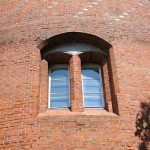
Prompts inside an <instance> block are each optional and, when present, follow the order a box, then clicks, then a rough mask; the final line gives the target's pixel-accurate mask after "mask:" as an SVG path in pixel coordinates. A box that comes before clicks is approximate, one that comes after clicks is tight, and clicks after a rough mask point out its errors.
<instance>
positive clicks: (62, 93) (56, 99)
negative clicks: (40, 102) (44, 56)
mask: <svg viewBox="0 0 150 150" xmlns="http://www.w3.org/2000/svg"><path fill="white" fill-rule="evenodd" d="M50 75H51V78H50V79H51V87H50V92H51V94H50V107H51V108H63V107H69V77H68V68H67V67H62V68H61V67H60V68H58V67H57V68H51V73H50Z"/></svg>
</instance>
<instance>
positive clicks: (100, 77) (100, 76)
mask: <svg viewBox="0 0 150 150" xmlns="http://www.w3.org/2000/svg"><path fill="white" fill-rule="evenodd" d="M84 67H85V68H86V67H93V68H98V70H99V80H100V82H101V85H100V86H101V88H102V92H101V93H102V106H100V107H85V106H84V103H85V100H84V92H83V75H82V68H84ZM102 77H103V76H102V69H101V65H99V64H95V63H86V64H82V65H81V79H82V95H83V108H84V109H86V108H87V109H96V108H98V109H104V108H105V99H104V85H103V78H102Z"/></svg>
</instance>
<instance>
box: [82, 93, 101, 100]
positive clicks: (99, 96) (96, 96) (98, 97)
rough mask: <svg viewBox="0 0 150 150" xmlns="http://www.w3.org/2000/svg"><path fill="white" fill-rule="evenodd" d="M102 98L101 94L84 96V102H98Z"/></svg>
mask: <svg viewBox="0 0 150 150" xmlns="http://www.w3.org/2000/svg"><path fill="white" fill-rule="evenodd" d="M101 98H102V94H93V93H92V94H84V100H87V101H93V100H96V101H99V100H100V99H101Z"/></svg>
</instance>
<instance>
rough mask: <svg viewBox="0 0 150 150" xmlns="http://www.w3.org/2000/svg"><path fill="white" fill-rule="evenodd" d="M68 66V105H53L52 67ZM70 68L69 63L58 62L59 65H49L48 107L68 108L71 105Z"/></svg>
mask: <svg viewBox="0 0 150 150" xmlns="http://www.w3.org/2000/svg"><path fill="white" fill-rule="evenodd" d="M64 67H67V69H68V99H69V100H68V105H69V106H68V107H51V68H64ZM70 101H71V100H70V69H69V65H67V64H57V65H51V66H49V67H48V109H67V108H70V107H71V102H70Z"/></svg>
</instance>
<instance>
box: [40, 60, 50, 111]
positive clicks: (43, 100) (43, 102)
mask: <svg viewBox="0 0 150 150" xmlns="http://www.w3.org/2000/svg"><path fill="white" fill-rule="evenodd" d="M40 74H41V75H40V77H41V78H40V99H39V112H43V111H46V110H47V109H48V62H47V61H46V60H44V59H43V60H42V61H41V71H40Z"/></svg>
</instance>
